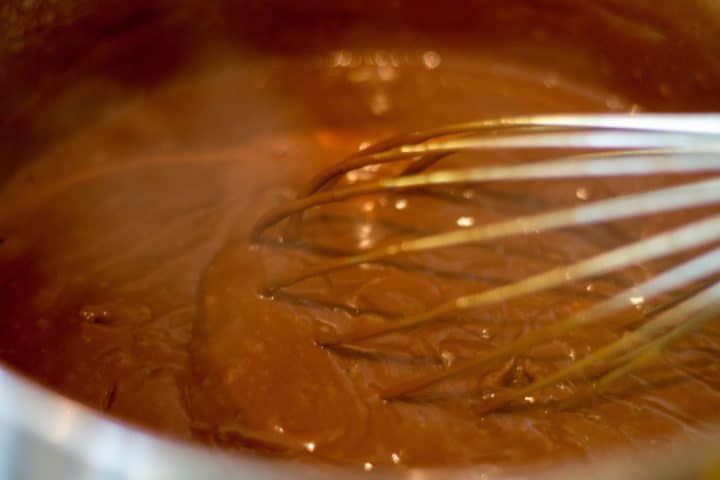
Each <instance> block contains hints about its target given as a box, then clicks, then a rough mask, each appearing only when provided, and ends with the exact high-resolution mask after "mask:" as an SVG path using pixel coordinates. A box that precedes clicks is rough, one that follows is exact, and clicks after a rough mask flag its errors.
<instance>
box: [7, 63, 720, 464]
mask: <svg viewBox="0 0 720 480" xmlns="http://www.w3.org/2000/svg"><path fill="white" fill-rule="evenodd" d="M558 55H559V54H558ZM500 58H501V57H493V56H488V57H478V56H470V55H468V54H466V53H464V52H463V50H461V49H457V50H453V49H448V50H447V51H437V52H436V51H408V50H392V51H380V52H378V51H368V50H352V49H350V50H346V51H337V52H332V53H331V54H327V55H319V56H315V55H309V56H307V57H303V56H300V57H296V58H292V59H287V58H277V59H269V60H267V59H266V60H263V61H256V62H252V63H251V64H249V65H248V63H246V62H242V61H239V60H235V59H222V60H217V61H215V62H212V63H211V64H210V65H209V66H207V67H204V68H201V69H197V70H195V71H194V72H192V73H189V74H187V75H185V76H184V77H183V79H182V81H178V82H173V83H170V84H167V85H164V86H162V87H157V88H155V89H153V90H152V91H149V92H147V93H146V94H144V95H142V96H140V95H138V96H135V97H133V98H129V99H128V98H125V99H124V100H123V101H122V102H117V103H116V104H115V105H113V106H111V107H109V108H108V110H107V113H106V115H105V116H104V117H103V118H101V119H100V120H99V121H98V122H97V123H96V124H94V125H93V126H92V127H90V128H87V129H86V130H83V131H80V132H77V133H76V134H75V135H73V136H72V137H71V138H68V139H67V141H65V142H63V143H62V144H60V145H58V146H57V147H55V148H53V149H52V150H51V151H48V152H46V153H45V154H44V155H42V157H41V158H38V159H37V160H36V161H35V162H33V163H32V164H30V165H28V166H27V167H26V168H24V169H23V170H22V171H20V172H18V173H17V175H16V176H15V177H14V178H13V180H12V181H11V182H10V183H9V184H7V185H6V187H5V190H4V191H3V192H2V197H1V198H0V237H1V238H2V240H1V243H0V285H2V288H0V318H1V320H0V356H1V357H2V359H3V360H4V361H5V362H7V363H8V364H10V365H12V366H14V367H15V368H17V369H18V370H20V371H23V372H26V373H27V374H28V375H31V376H32V377H34V378H37V379H39V380H40V381H42V382H44V383H46V384H48V385H50V386H52V387H53V388H56V389H58V390H59V391H62V392H63V393H65V394H67V395H69V396H71V397H73V398H76V399H78V400H80V401H82V402H84V403H87V404H89V405H92V406H94V407H96V408H99V409H103V410H105V411H107V412H109V413H111V414H112V415H115V416H118V417H120V418H123V419H125V420H129V421H131V422H133V423H136V424H140V425H144V426H146V427H149V428H151V429H154V430H156V431H159V432H163V433H167V434H172V435H174V436H177V437H180V438H185V439H191V440H195V441H200V442H205V443H208V444H213V445H220V446H222V447H227V448H237V449H251V450H257V451H261V452H265V453H269V454H274V455H281V456H289V457H301V458H304V459H308V460H310V459H316V460H322V461H329V462H337V463H343V464H351V465H355V466H357V467H359V468H365V469H373V468H377V467H381V466H388V465H396V464H399V465H411V466H417V465H421V466H438V465H465V464H495V465H497V464H500V465H510V464H526V463H529V462H534V461H546V460H555V459H559V458H572V457H588V456H592V455H596V454H600V453H603V452H605V451H606V449H607V448H609V447H623V446H631V447H637V448H640V447H647V446H650V445H655V444H663V443H668V442H672V441H674V439H676V438H680V437H682V438H687V437H696V436H697V437H699V436H701V435H704V434H705V433H706V432H707V429H708V428H710V426H711V425H712V421H713V419H714V417H715V415H716V412H717V409H718V406H719V405H720V392H719V391H718V388H720V364H718V363H717V361H716V359H717V348H718V341H719V340H720V337H718V332H716V331H713V330H710V329H706V330H705V331H703V332H702V333H701V334H697V335H694V336H693V337H692V338H690V339H689V340H687V341H686V342H685V343H684V344H683V345H682V346H681V348H678V349H677V351H676V353H674V354H670V355H668V356H667V358H666V359H665V360H664V363H663V364H662V365H659V366H657V367H655V368H650V369H648V370H646V371H642V372H640V373H638V374H637V375H635V376H633V377H631V378H629V379H626V380H624V381H623V382H620V383H619V384H618V385H617V388H616V389H614V390H613V391H612V392H608V393H607V394H606V395H603V396H600V397H592V398H585V399H584V400H582V401H580V402H576V403H575V404H570V406H567V405H565V407H564V408H559V407H558V405H557V403H556V402H557V401H558V400H564V399H567V398H570V397H572V395H573V394H574V393H579V392H581V391H582V387H583V384H584V382H583V381H578V382H575V383H567V384H562V385H559V386H557V387H555V388H552V389H548V390H547V391H543V392H541V393H539V394H538V395H537V396H533V397H529V398H526V399H525V402H524V404H523V405H516V406H515V407H514V408H511V409H509V410H504V411H501V412H497V413H492V414H489V415H483V414H481V413H479V412H478V411H477V410H476V408H475V406H477V405H478V402H480V403H481V402H482V400H483V395H486V394H488V393H491V392H493V391H496V390H498V389H502V388H507V387H517V386H521V385H524V384H526V383H528V382H530V381H533V380H534V379H537V378H539V377H541V376H543V375H547V374H548V373H549V372H552V371H554V370H555V369H557V368H559V367H561V366H563V365H567V364H569V363H570V362H571V361H572V360H573V359H575V358H579V357H581V356H582V355H585V354H586V353H587V352H588V351H591V350H593V349H594V348H597V346H599V345H601V344H604V343H606V342H608V341H610V340H612V339H614V338H617V337H618V336H620V335H622V334H623V331H624V329H625V328H627V327H622V328H621V327H619V326H618V325H616V324H614V323H613V322H609V323H606V324H603V326H602V327H599V328H595V329H587V330H583V331H580V332H577V333H573V334H572V335H568V336H567V338H558V339H556V340H555V341H553V342H551V343H550V344H547V345H543V346H542V347H538V348H537V349H535V350H532V351H530V352H527V355H523V356H521V357H517V358H513V359H512V360H510V361H508V362H504V363H502V364H499V365H496V366H494V368H492V369H491V372H490V373H488V374H485V375H483V376H481V377H479V378H476V377H472V376H471V377H467V378H463V379H461V380H460V381H459V382H455V383H454V384H448V385H445V386H443V387H442V388H441V390H442V391H441V392H440V393H448V392H450V393H452V391H453V390H452V389H453V388H457V387H458V386H459V388H460V390H461V391H463V392H470V393H471V394H470V395H449V396H446V398H443V399H440V400H433V401H418V402H405V401H391V402H386V401H383V400H382V399H381V398H380V397H379V395H378V392H379V391H380V390H381V389H382V388H384V387H387V386H389V385H392V384H394V383H397V382H398V381H400V380H402V379H403V378H408V376H412V375H416V374H418V373H421V372H431V371H435V370H438V369H442V368H445V366H447V365H449V364H452V362H454V361H456V360H457V359H459V358H469V357H472V356H474V355H478V354H480V353H482V352H485V351H488V350H490V349H492V348H493V347H494V346H497V345H501V344H503V343H506V342H508V341H510V340H512V339H514V338H517V337H518V336H520V335H522V334H523V333H525V332H527V331H530V330H531V329H534V328H537V327H538V326H540V325H542V324H545V323H548V322H550V321H553V320H556V319H558V318H560V317H562V316H565V315H567V314H569V313H570V312H573V311H576V310H577V309H580V308H584V307H587V306H589V305H591V304H593V303H594V302H596V301H598V299H599V298H602V297H603V296H605V295H608V294H610V293H612V292H615V291H617V290H618V289H619V288H621V286H622V285H627V283H628V282H633V281H637V280H640V279H642V278H647V276H649V275H651V274H652V271H653V268H652V266H646V267H645V268H641V267H638V268H636V269H633V270H631V271H626V272H622V274H621V275H619V276H618V277H617V278H610V279H605V280H598V281H593V282H585V283H583V284H582V285H575V286H574V287H576V288H575V289H574V290H571V291H556V292H550V293H546V294H541V295H535V296H532V297H529V298H524V299H522V300H520V301H517V302H508V303H507V304H502V305H498V306H494V307H492V308H488V309H486V310H483V311H477V312H470V313H468V314H466V315H464V316H463V317H462V318H461V319H456V321H453V322H442V323H437V324H433V325H432V326H428V327H423V328H421V329H417V330H414V331H412V332H409V333H408V332H403V333H399V334H394V335H389V336H387V337H382V338H378V339H375V340H372V341H368V342H367V344H366V347H368V348H373V349H379V350H382V351H383V352H390V354H389V355H388V358H385V357H382V356H377V355H370V356H359V355H350V354H347V353H342V352H337V351H332V350H329V349H324V348H321V347H319V346H317V345H316V344H315V342H314V338H315V337H316V336H317V335H318V333H319V332H320V331H321V330H322V329H323V328H324V329H329V330H340V331H342V330H343V329H350V328H353V327H354V326H357V325H359V324H361V323H362V322H367V321H373V318H375V317H376V315H373V314H371V313H368V312H377V311H382V312H385V313H389V314H392V315H399V314H403V313H412V312H418V311H423V310H425V309H427V308H429V307H431V306H433V305H436V304H437V303H439V302H441V301H442V300H445V299H448V298H453V297H456V296H458V295H460V294H463V293H467V292H473V291H478V290H481V289H485V288H489V287H490V286H492V285H496V284H497V283H498V282H503V281H509V280H512V279H518V278H522V277H523V276H526V275H528V274H530V273H533V272H538V271H541V270H543V269H546V268H549V267H551V266H553V265H557V264H559V263H564V262H568V261H572V260H576V259H578V258H582V257H585V256H587V255H590V254H593V253H596V252H598V251H601V250H603V249H607V248H609V247H610V246H613V245H617V244H619V243H621V242H623V241H626V240H627V239H628V238H634V237H638V236H642V235H646V234H648V233H649V232H650V231H653V229H654V228H655V227H654V226H653V224H652V222H650V223H648V224H644V225H643V226H641V227H638V226H633V225H631V224H621V225H618V226H616V228H614V229H602V228H599V229H590V230H587V231H586V234H580V233H578V232H575V231H573V232H558V233H555V234H552V235H548V236H542V238H540V237H538V238H535V237H533V238H523V239H512V240H510V241H508V242H504V243H503V242H501V243H499V244H493V245H485V246H474V247H463V248H459V249H454V250H451V251H443V252H435V253H432V254H428V255H421V256H416V257H413V258H406V259H404V261H407V262H411V263H412V264H414V265H422V266H424V267H432V268H433V269H436V270H445V271H453V272H458V273H467V274H473V275H474V276H470V277H468V276H466V277H462V278H457V277H448V276H443V275H437V274H432V273H427V272H418V271H415V270H413V269H409V270H408V269H405V270H403V269H398V268H396V267H392V266H377V265H376V266H372V267H369V268H356V269H351V270H348V271H343V272H340V273H338V274H333V275H331V276H329V277H327V278H323V279H315V280H312V281H308V282H306V283H303V284H300V285H298V286H296V287H295V289H294V290H293V291H292V293H293V294H294V295H297V296H299V297H300V298H304V299H308V298H310V299H312V300H313V302H310V303H307V302H306V303H297V302H295V303H293V302H289V301H287V299H281V298H268V297H266V296H262V295H260V291H261V289H262V287H263V285H264V284H265V283H266V282H267V281H269V280H270V279H272V278H274V277H276V276H278V275H281V274H284V273H287V272H288V271H293V270H297V269H301V268H304V267H306V266H307V265H310V264H311V263H312V262H314V261H316V260H317V259H316V258H315V257H314V254H313V253H312V251H311V252H308V251H305V250H302V249H293V248H289V247H285V248H279V247H277V246H272V245H263V246H257V245H256V246H251V245H249V244H248V235H249V231H250V229H251V228H252V226H253V224H254V221H255V220H256V219H257V218H258V216H259V215H260V214H262V213H263V212H264V211H265V210H267V209H268V208H271V207H272V206H275V205H277V204H278V203H279V202H282V201H284V200H287V199H288V198H291V197H292V196H293V195H294V193H295V192H296V191H297V190H298V189H300V188H301V187H302V185H303V183H304V182H305V181H307V180H308V179H309V178H310V177H311V176H312V175H313V174H314V173H316V172H317V171H319V170H320V169H321V168H322V167H324V166H326V165H329V164H331V163H334V162H337V161H339V160H340V159H341V158H342V157H344V156H345V155H347V154H349V153H351V152H353V151H356V150H357V149H358V148H359V147H360V146H361V145H362V144H364V143H366V142H368V141H372V140H377V139H380V138H382V137H383V136H386V135H389V134H393V133H398V132H402V131H408V130H415V129H419V128H424V127H430V126H436V125H440V124H443V123H450V122H453V123H454V122H458V121H463V120H469V119H475V118H483V117H493V116H499V115H509V114H519V113H533V112H552V111H604V110H619V111H628V110H635V109H639V108H642V106H641V105H635V104H633V102H632V100H631V99H624V98H622V96H621V95H619V94H618V93H617V92H611V91H607V90H606V89H605V88H604V87H603V86H602V85H599V84H598V85H595V84H593V83H592V81H590V80H589V79H588V76H587V72H588V71H589V70H590V69H591V67H592V65H591V62H589V61H587V60H584V59H583V58H574V57H571V56H568V57H567V58H563V57H562V56H559V57H558V58H561V59H562V64H563V66H564V68H563V71H562V72H559V71H538V70H534V69H533V68H531V67H527V66H523V65H522V64H521V63H518V62H515V61H512V60H501V59H500ZM559 61H560V60H559ZM580 72H582V73H580ZM573 73H578V78H580V79H581V81H575V80H573V78H574V77H573ZM98 88H108V86H106V85H79V86H77V87H76V88H75V90H74V91H73V92H71V93H70V94H69V97H70V99H71V100H72V96H73V95H76V96H77V97H78V98H82V95H83V92H86V91H93V90H94V89H98ZM491 159H492V160H494V161H496V162H512V161H517V160H518V159H520V157H514V156H512V155H509V154H506V153H502V152H495V153H493V154H492V158H491ZM637 187H638V185H637V184H634V183H633V182H625V183H623V182H617V183H613V184H612V185H610V184H604V183H599V182H598V183H595V184H577V183H574V182H563V183H558V184H557V185H555V184H553V185H547V184H542V185H538V184H530V185H528V184H524V185H504V186H503V185H491V186H488V187H487V188H485V189H477V188H468V189H467V190H466V193H467V196H470V197H473V198H475V199H477V203H476V204H473V205H468V204H463V203H453V202H448V201H447V200H443V199H438V198H429V197H427V196H426V195H422V194H419V193H417V192H416V193H415V194H412V193H411V194H408V195H400V196H398V195H395V196H380V197H372V198H363V199H360V200H358V201H356V202H349V203H347V204H345V205H343V206H341V207H339V208H338V209H335V210H333V209H332V208H331V209H329V210H325V215H324V216H323V215H322V212H316V213H315V214H311V215H309V216H308V217H307V218H306V226H305V230H304V231H303V232H304V233H303V238H304V240H305V241H306V242H310V243H312V244H314V245H318V244H319V245H324V246H332V247H334V248H342V249H358V248H359V249H365V248H370V247H372V246H376V245H378V244H379V243H380V242H383V241H387V240H389V239H397V238H405V237H408V236H413V235H416V234H417V233H418V232H429V231H440V230H446V229H448V228H452V227H454V226H456V225H458V224H459V225H463V224H468V223H469V222H470V223H475V222H477V223H481V222H484V221H489V220H492V219H498V218H508V217H511V216H513V215H517V214H519V213H523V212H525V213H526V212H529V211H538V210H541V209H543V208H547V206H548V205H563V204H570V203H576V202H577V201H578V198H581V197H588V196H589V197H591V198H599V197H601V196H604V195H608V194H611V193H613V192H615V191H618V190H622V189H623V188H625V189H633V188H637ZM578 192H582V193H578ZM329 214H334V215H329ZM388 225H389V226H388ZM398 227H401V228H398ZM587 232H589V234H588V233H587ZM275 233H277V232H275ZM270 237H273V236H272V235H270ZM330 303H331V304H339V305H345V306H347V307H351V308H348V309H341V308H335V309H332V308H328V307H327V306H326V304H330ZM648 308H649V307H648ZM358 312H360V313H359V314H358ZM642 313H643V310H642V309H638V310H633V311H632V312H630V313H628V314H627V315H629V316H631V317H632V316H633V315H635V316H636V317H637V318H638V319H639V318H640V317H641V316H642ZM625 320H627V318H626V319H625ZM393 354H397V355H393ZM408 355H412V356H413V357H414V358H415V360H414V361H409V360H408ZM436 393H437V392H436ZM678 435H680V437H678Z"/></svg>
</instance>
